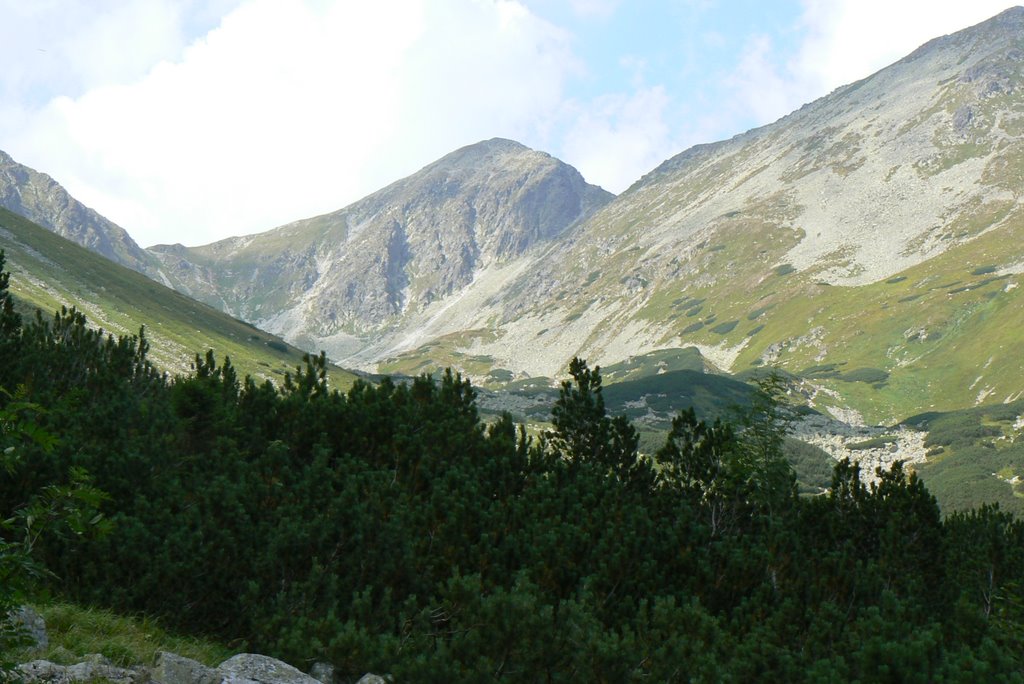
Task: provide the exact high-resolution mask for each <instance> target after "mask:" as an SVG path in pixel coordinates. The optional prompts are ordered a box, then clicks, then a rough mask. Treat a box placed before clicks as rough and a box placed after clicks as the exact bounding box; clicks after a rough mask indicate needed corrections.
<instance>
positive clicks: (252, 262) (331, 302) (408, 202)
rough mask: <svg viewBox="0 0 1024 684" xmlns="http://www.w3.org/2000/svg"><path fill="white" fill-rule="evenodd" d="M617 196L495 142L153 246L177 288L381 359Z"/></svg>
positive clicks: (284, 329)
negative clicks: (342, 192) (265, 221)
mask: <svg viewBox="0 0 1024 684" xmlns="http://www.w3.org/2000/svg"><path fill="white" fill-rule="evenodd" d="M611 199H612V195H611V194H610V193H607V192H605V191H603V190H601V189H600V188H597V187H595V186H592V185H589V184H587V183H586V182H585V181H584V180H583V178H582V176H580V174H579V172H577V171H576V170H575V169H573V168H572V167H570V166H568V165H566V164H564V163H562V162H560V161H558V160H557V159H554V158H552V157H550V156H549V155H547V154H544V153H542V152H536V151H534V150H531V149H528V148H526V147H524V146H523V145H520V144H519V143H515V142H512V141H510V140H502V139H494V140H488V141H485V142H481V143H478V144H476V145H470V146H468V147H464V148H462V149H460V150H457V151H456V152H453V153H451V154H449V155H447V156H445V157H444V158H442V159H440V160H439V161H437V162H435V163H433V164H431V165H429V166H427V167H426V168H424V169H422V170H421V171H419V172H418V173H416V174H414V175H412V176H410V177H408V178H405V179H403V180H400V181H398V182H396V183H394V184H392V185H390V186H388V187H386V188H384V189H383V190H380V191H379V192H376V193H374V194H372V195H370V196H369V197H367V198H365V199H363V200H360V201H358V202H356V203H355V204H352V205H351V206H348V207H346V208H344V209H341V210H340V211H336V212H334V213H330V214H325V215H323V216H318V217H315V218H312V219H307V220H304V221H297V222H295V223H291V224H288V225H286V226H282V227H280V228H276V229H274V230H271V231H269V232H266V233H262V234H260V235H254V236H249V237H242V238H231V239H227V240H222V241H220V242H216V243H214V244H211V245H207V246H205V247H197V248H186V247H182V246H181V245H171V246H158V247H154V248H152V249H151V251H152V253H153V254H155V255H156V256H157V257H158V258H159V259H160V260H161V262H162V264H163V271H164V272H165V273H166V274H167V277H168V278H169V279H170V282H171V283H172V284H173V285H174V286H175V287H176V288H177V289H179V290H181V291H182V292H185V293H187V294H190V295H191V296H194V297H196V298H197V299H200V300H202V301H206V302H208V303H210V304H212V305H214V306H219V307H221V308H222V309H223V310H225V311H227V312H229V313H231V314H233V315H236V316H239V317H241V318H244V319H246V320H250V321H253V322H254V323H256V324H257V325H259V326H260V327H261V328H263V329H266V330H269V331H272V332H276V333H278V334H281V335H283V336H286V337H287V338H288V339H289V340H291V341H293V342H295V343H296V344H299V345H300V346H306V347H309V348H321V347H322V348H325V349H327V350H328V353H330V354H331V355H332V356H334V357H335V358H339V357H340V358H346V359H348V360H350V361H351V360H353V359H359V358H363V359H367V358H371V359H372V354H371V353H370V352H368V351H367V350H368V349H370V348H375V347H377V346H380V345H381V344H387V341H388V340H393V339H395V337H396V336H401V337H405V336H407V335H409V334H410V331H413V330H415V329H416V328H417V327H418V326H419V325H420V321H422V320H423V318H424V316H428V317H434V316H438V315H443V311H444V310H446V309H448V308H451V307H452V306H453V304H455V302H457V301H459V300H460V299H461V298H462V297H463V296H464V295H465V294H466V293H467V292H469V291H472V290H474V289H475V288H477V287H478V286H479V284H481V283H488V284H490V285H489V286H491V287H493V286H494V283H495V280H496V278H497V279H501V278H508V277H509V276H510V275H514V274H516V273H517V272H518V270H519V269H520V265H521V264H522V263H523V261H522V259H523V256H524V255H525V254H527V253H530V252H531V251H533V250H536V249H542V248H543V247H544V246H546V245H549V244H552V243H553V241H555V240H557V239H558V238H559V237H560V236H561V235H563V234H564V233H565V231H566V230H567V229H569V228H570V227H571V226H572V225H574V224H575V223H577V222H579V221H580V220H582V219H585V218H586V217H588V216H589V215H591V214H592V213H593V212H594V211H595V210H597V209H598V208H600V207H601V206H603V205H605V204H607V203H608V202H609V201H610V200H611ZM510 267H511V269H510Z"/></svg>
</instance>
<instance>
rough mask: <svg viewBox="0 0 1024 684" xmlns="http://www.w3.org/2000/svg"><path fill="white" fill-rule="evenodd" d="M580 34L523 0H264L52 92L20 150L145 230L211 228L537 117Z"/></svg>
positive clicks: (251, 218) (527, 127)
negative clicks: (178, 44) (73, 91)
mask: <svg viewBox="0 0 1024 684" xmlns="http://www.w3.org/2000/svg"><path fill="white" fill-rule="evenodd" d="M108 30H113V28H110V27H109V26H108ZM567 45H568V39H567V36H566V35H565V34H564V33H563V32H561V31H560V30H558V29H556V28H555V27H553V26H551V25H550V24H547V23H545V22H543V21H541V20H540V19H538V18H537V17H536V16H534V15H533V14H531V13H530V12H528V11H527V10H526V9H524V8H523V7H522V6H521V5H519V4H517V3H514V2H502V1H498V2H486V1H474V0H460V1H459V2H444V3H439V2H433V1H432V0H404V1H403V2H400V3H398V2H395V3H359V4H357V3H351V2H344V1H342V2H312V1H311V2H306V3H299V2H291V1H288V0H250V1H247V2H245V3H243V4H241V5H240V6H239V7H238V8H237V9H235V10H234V11H232V12H231V13H229V14H227V15H226V16H225V17H224V19H223V21H222V23H221V24H220V26H219V27H217V28H216V29H215V30H213V31H211V32H210V33H209V34H208V35H206V36H205V37H204V38H203V39H201V40H199V41H197V42H195V43H193V44H192V45H190V46H189V47H188V48H187V49H185V50H184V51H183V52H182V54H181V56H180V58H178V59H173V60H167V61H163V62H160V63H159V64H157V65H156V66H155V67H153V68H152V69H150V70H149V71H148V72H147V73H146V74H145V75H144V76H143V77H141V78H139V79H136V80H134V81H133V82H127V83H124V82H118V83H114V84H108V85H103V86H100V87H96V88H92V89H90V90H89V91H88V92H85V93H84V94H82V95H80V96H77V97H60V98H56V99H54V100H53V101H52V102H51V103H50V104H49V105H48V106H47V107H46V108H45V110H44V111H43V112H42V113H41V114H40V115H39V116H37V117H35V118H34V120H33V121H32V123H31V125H30V126H29V127H28V129H27V130H25V131H22V134H21V135H20V136H19V137H18V143H17V144H16V145H14V146H13V147H14V149H10V150H9V151H11V152H12V154H14V155H15V157H16V158H19V156H25V155H23V153H24V152H30V153H31V158H32V159H33V161H34V165H36V166H38V167H39V168H42V169H45V170H46V171H48V172H49V173H51V174H52V175H54V176H55V177H57V178H58V180H59V181H61V182H62V183H64V184H65V185H66V186H67V187H68V188H69V190H70V191H71V192H72V194H74V195H76V196H78V197H79V198H80V199H82V200H83V201H85V202H86V203H87V204H91V205H93V206H96V207H97V208H99V209H100V210H101V212H103V213H105V214H106V215H108V216H109V217H110V218H112V219H113V220H115V221H117V222H118V223H121V224H122V225H124V226H125V227H126V228H128V229H129V231H130V232H131V233H132V235H133V236H135V237H136V239H138V240H139V242H141V243H142V244H150V243H152V242H156V241H180V242H185V243H186V244H197V243H203V242H208V241H211V240H213V239H216V238H219V237H224V236H226V235H229V234H231V235H235V234H241V233H249V232H255V231H258V230H263V229H267V228H270V227H273V226H275V225H278V224H281V223H284V222H287V221H290V220H294V219H297V218H301V217H303V216H308V215H311V214H314V213H317V212H324V211H329V210H333V209H336V208H339V207H341V206H343V205H344V204H346V203H348V202H350V201H353V200H355V199H358V198H359V197H361V196H363V195H364V194H366V193H368V192H371V191H373V190H376V189H377V188H379V187H382V186H383V185H385V184H386V183H388V182H390V181H393V180H395V179H396V178H397V177H399V176H400V175H402V174H404V173H409V172H412V171H415V170H416V169H417V168H418V167H419V166H422V165H424V164H426V163H428V162H430V161H433V159H434V158H436V157H438V156H440V155H441V154H444V153H446V152H449V151H451V150H452V149H454V148H455V147H457V146H459V145H464V144H468V143H472V142H476V141H477V140H479V139H482V138H487V137H491V136H494V135H505V136H508V137H520V138H528V137H530V136H531V135H539V133H538V132H539V131H543V128H544V121H545V120H546V119H549V118H550V117H551V116H552V115H553V113H554V112H555V111H556V110H557V108H558V106H559V102H560V101H561V98H562V87H563V80H564V79H565V77H566V75H567V74H569V73H572V71H573V69H575V68H577V67H576V65H575V64H574V61H573V59H572V57H571V54H570V52H569V49H568V47H567ZM91 59H92V60H93V61H94V63H95V65H96V70H97V71H100V72H103V73H109V71H110V70H111V69H112V68H114V67H112V66H111V65H110V64H106V66H104V63H105V62H106V61H107V60H108V55H106V54H104V53H103V52H102V51H100V52H96V53H94V54H93V55H92V57H91Z"/></svg>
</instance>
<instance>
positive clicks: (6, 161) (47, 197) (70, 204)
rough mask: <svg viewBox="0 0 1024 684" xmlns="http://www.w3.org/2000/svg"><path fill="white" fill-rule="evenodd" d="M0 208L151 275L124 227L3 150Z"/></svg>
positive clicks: (150, 261) (148, 260)
mask: <svg viewBox="0 0 1024 684" xmlns="http://www.w3.org/2000/svg"><path fill="white" fill-rule="evenodd" d="M0 207H3V208H4V209H8V210H10V211H13V212H14V213H15V214H19V215H20V216H24V217H25V218H27V219H29V220H30V221H32V222H33V223H37V224H39V225H41V226H43V227H44V228H48V229H50V230H52V231H53V232H54V233H56V234H57V235H60V236H61V237H64V238H67V239H68V240H71V241H72V242H76V243H78V244H80V245H82V246H83V247H86V248H88V249H91V250H92V251H94V252H96V253H98V254H102V255H103V256H105V257H107V258H108V259H110V260H111V261H116V262H117V263H119V264H121V265H122V266H127V267H128V268H131V269H133V270H136V271H140V272H142V273H149V274H152V273H154V266H155V264H156V262H155V260H154V259H153V257H151V256H150V255H149V254H147V253H146V251H145V250H143V249H142V248H141V247H139V245H138V244H136V242H135V241H134V240H133V239H132V238H131V236H130V235H128V233H127V232H125V230H124V229H123V228H121V227H120V226H118V225H117V224H116V223H114V222H113V221H110V220H109V219H106V218H104V217H103V216H101V215H99V214H98V213H96V212H95V211H93V210H92V209H90V208H89V207H87V206H85V205H84V204H82V203H81V202H79V201H78V200H76V199H75V198H74V197H72V196H71V195H69V194H68V192H67V190H65V189H64V188H63V187H61V185H60V184H59V183H57V181H55V180H54V179H53V178H51V177H50V176H48V175H46V174H45V173H40V172H38V171H36V170H34V169H30V168H29V167H27V166H24V165H22V164H19V163H18V162H16V161H14V159H12V158H11V156H10V155H8V154H7V153H5V152H3V151H2V150H0Z"/></svg>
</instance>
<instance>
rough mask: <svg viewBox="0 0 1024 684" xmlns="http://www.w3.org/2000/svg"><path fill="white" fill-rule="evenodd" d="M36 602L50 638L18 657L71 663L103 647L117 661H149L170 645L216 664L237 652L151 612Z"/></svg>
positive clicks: (103, 652) (125, 663)
mask: <svg viewBox="0 0 1024 684" xmlns="http://www.w3.org/2000/svg"><path fill="white" fill-rule="evenodd" d="M33 607H34V608H35V609H36V610H37V611H38V612H39V614H40V615H42V616H43V619H44V620H45V621H46V633H47V636H48V637H49V642H50V643H49V646H48V647H47V649H46V650H45V651H43V652H42V653H39V652H35V651H31V650H29V649H24V650H23V651H22V652H20V653H15V654H14V658H13V660H14V661H15V662H27V661H29V660H36V659H40V658H42V659H44V660H49V661H51V662H54V663H57V664H59V665H72V664H74V663H77V662H81V660H82V657H83V656H86V655H89V654H92V653H99V654H101V655H103V656H105V657H107V658H109V659H110V661H111V662H113V663H114V665H117V666H118V667H129V666H132V665H139V664H142V665H150V664H152V663H153V661H154V659H155V657H156V653H157V651H170V652H171V653H177V654H178V655H181V656H185V657H186V658H192V659H193V660H198V661H199V662H201V663H203V664H204V665H208V666H210V667H215V666H217V665H219V664H220V663H222V662H224V661H225V660H227V659H228V658H230V657H231V656H232V655H235V653H236V651H232V650H230V649H228V648H227V647H225V646H222V645H220V644H216V643H214V642H212V641H206V640H204V639H200V638H197V637H182V636H176V635H172V634H170V633H169V632H167V631H165V630H164V629H163V628H162V627H160V625H159V624H158V623H157V622H156V620H154V619H152V618H148V617H139V618H128V617H123V616H120V615H115V614H114V613H111V612H110V611H107V610H101V609H98V608H84V607H82V606H77V605H73V604H70V603H51V604H48V605H41V606H33Z"/></svg>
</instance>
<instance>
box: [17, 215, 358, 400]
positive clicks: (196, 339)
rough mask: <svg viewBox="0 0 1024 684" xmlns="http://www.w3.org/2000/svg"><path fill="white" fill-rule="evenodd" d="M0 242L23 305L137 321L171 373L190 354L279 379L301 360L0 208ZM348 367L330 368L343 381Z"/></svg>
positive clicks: (120, 322) (133, 325) (98, 320)
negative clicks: (64, 308) (206, 354)
mask: <svg viewBox="0 0 1024 684" xmlns="http://www.w3.org/2000/svg"><path fill="white" fill-rule="evenodd" d="M0 248H2V249H3V250H4V251H5V252H6V257H7V268H8V269H9V270H10V271H11V274H12V276H11V291H12V292H13V293H14V294H15V295H16V296H17V297H18V298H19V300H21V301H22V302H23V303H24V304H25V305H26V306H30V307H35V308H38V309H41V310H42V311H43V312H44V313H49V312H52V311H54V310H56V309H59V308H60V307H61V306H69V307H70V306H76V307H77V308H78V309H79V310H80V311H82V312H83V313H85V315H86V316H87V317H88V319H89V321H90V323H91V324H92V325H95V326H98V327H102V328H103V329H104V330H107V331H109V332H111V333H114V334H117V335H124V334H137V333H138V332H139V328H140V327H141V326H145V329H146V336H147V338H148V339H149V341H150V344H151V351H150V355H151V357H152V358H153V359H154V360H155V361H156V362H157V364H158V365H160V366H162V367H164V368H166V369H167V370H168V371H171V372H184V371H187V370H188V369H189V367H190V361H191V359H192V358H193V357H194V355H195V354H196V353H200V354H201V353H204V352H205V351H206V350H207V349H213V350H214V351H215V353H216V355H217V357H218V358H223V357H224V356H230V358H231V361H232V363H233V364H234V365H235V367H236V368H238V370H239V372H240V373H241V374H250V375H252V376H253V377H255V378H260V379H272V380H275V381H279V380H281V379H282V378H283V375H284V373H285V372H286V371H289V370H292V369H293V368H294V367H295V366H296V365H297V364H299V363H300V362H301V357H302V352H301V351H300V350H298V349H296V348H294V347H291V346H290V345H287V344H285V343H284V342H283V341H282V340H281V339H280V338H278V337H276V336H274V335H271V334H269V333H266V332H263V331H261V330H257V329H256V328H254V327H253V326H251V325H248V324H247V323H245V322H243V321H240V320H237V319H234V318H231V317H230V316H227V315H225V314H223V313H221V312H220V311H217V310H216V309H213V308H211V307H209V306H207V305H205V304H201V303H199V302H196V301H195V300H192V299H190V298H188V297H186V296H184V295H182V294H179V293H177V292H175V291H174V290H171V289H169V288H167V287H164V286H163V285H160V284H158V283H156V282H154V281H152V280H150V279H149V278H147V277H145V276H143V275H141V274H139V273H136V272H135V271H132V270H130V269H128V268H125V267H123V266H119V265H117V264H115V263H113V262H111V261H110V260H108V259H106V258H104V257H102V256H100V255H98V254H96V253H94V252H91V251H89V250H87V249H84V248H83V247H80V246H78V245H77V244H75V243H73V242H70V241H68V240H65V239H64V238H62V237H60V236H58V235H55V234H54V233H52V232H50V231H48V230H46V229H44V228H41V227H39V226H37V225H35V224H33V223H31V222H30V221H28V220H26V219H24V218H22V217H21V216H18V215H16V214H14V213H12V212H10V211H7V210H6V209H0ZM353 377H354V376H352V374H350V373H348V372H346V371H342V370H341V369H334V370H333V371H332V374H331V380H332V382H333V384H334V386H336V387H340V388H345V387H347V386H349V385H350V384H351V382H352V380H353Z"/></svg>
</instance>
